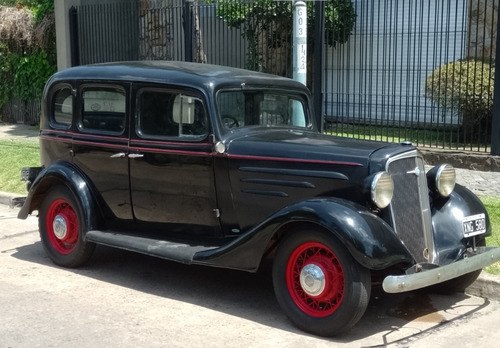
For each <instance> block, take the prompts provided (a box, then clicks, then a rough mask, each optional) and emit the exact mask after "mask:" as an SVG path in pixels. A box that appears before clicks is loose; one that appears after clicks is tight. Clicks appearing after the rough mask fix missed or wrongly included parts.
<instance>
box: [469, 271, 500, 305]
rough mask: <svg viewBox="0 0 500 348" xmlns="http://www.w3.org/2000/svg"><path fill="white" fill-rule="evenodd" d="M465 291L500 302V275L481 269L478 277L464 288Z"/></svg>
mask: <svg viewBox="0 0 500 348" xmlns="http://www.w3.org/2000/svg"><path fill="white" fill-rule="evenodd" d="M465 293H466V294H468V295H473V296H477V297H482V298H485V299H487V300H490V301H497V302H500V276H498V275H493V274H489V273H486V272H484V271H483V272H482V273H481V275H480V276H479V278H477V280H476V281H475V282H474V283H473V284H472V285H471V286H469V287H468V288H467V289H466V290H465Z"/></svg>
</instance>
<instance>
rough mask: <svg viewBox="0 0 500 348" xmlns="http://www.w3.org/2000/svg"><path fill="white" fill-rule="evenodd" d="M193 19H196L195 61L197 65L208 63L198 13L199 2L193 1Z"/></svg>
mask: <svg viewBox="0 0 500 348" xmlns="http://www.w3.org/2000/svg"><path fill="white" fill-rule="evenodd" d="M193 17H194V45H195V56H194V61H195V62H197V63H206V62H207V56H206V54H205V51H204V49H203V37H202V35H201V28H200V16H199V13H198V0H194V1H193Z"/></svg>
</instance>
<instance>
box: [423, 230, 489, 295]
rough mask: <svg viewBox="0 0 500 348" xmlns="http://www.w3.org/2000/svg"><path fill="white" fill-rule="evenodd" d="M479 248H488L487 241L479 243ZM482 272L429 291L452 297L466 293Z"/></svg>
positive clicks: (463, 276) (455, 279)
mask: <svg viewBox="0 0 500 348" xmlns="http://www.w3.org/2000/svg"><path fill="white" fill-rule="evenodd" d="M477 246H486V240H485V239H482V240H480V241H479V242H478V243H477ZM481 272H482V269H480V270H477V271H474V272H470V273H467V274H464V275H462V276H460V277H457V278H453V279H450V280H447V281H445V282H443V283H439V284H436V285H432V286H431V287H429V291H430V292H432V293H435V294H441V295H451V294H455V293H457V292H461V293H464V292H465V289H467V288H468V287H469V286H470V285H472V283H474V282H475V281H476V279H477V278H478V277H479V275H480V274H481Z"/></svg>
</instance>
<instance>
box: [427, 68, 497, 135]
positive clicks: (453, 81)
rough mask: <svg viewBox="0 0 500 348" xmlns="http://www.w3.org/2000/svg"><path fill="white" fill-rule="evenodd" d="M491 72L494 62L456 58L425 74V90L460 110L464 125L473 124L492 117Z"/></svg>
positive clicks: (448, 107)
mask: <svg viewBox="0 0 500 348" xmlns="http://www.w3.org/2000/svg"><path fill="white" fill-rule="evenodd" d="M494 75H495V64H494V62H490V61H483V60H478V59H465V60H458V61H455V62H451V63H448V64H445V65H442V66H441V67H439V68H437V69H436V70H434V71H433V72H432V73H431V74H430V75H429V76H428V77H427V81H426V84H425V94H426V96H427V97H429V98H430V99H431V100H432V101H433V102H435V103H436V104H438V105H439V106H441V107H442V108H444V109H446V110H456V111H459V112H461V113H462V116H463V122H464V124H465V125H470V124H475V123H478V122H479V121H483V120H489V119H491V115H492V106H493V82H494Z"/></svg>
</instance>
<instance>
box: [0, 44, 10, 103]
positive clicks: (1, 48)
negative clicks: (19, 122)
mask: <svg viewBox="0 0 500 348" xmlns="http://www.w3.org/2000/svg"><path fill="white" fill-rule="evenodd" d="M0 81H2V82H1V83H0V110H2V106H3V105H4V104H5V103H7V102H8V101H9V97H10V93H11V91H12V53H11V52H10V50H9V47H8V46H7V45H6V44H4V43H2V42H0Z"/></svg>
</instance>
